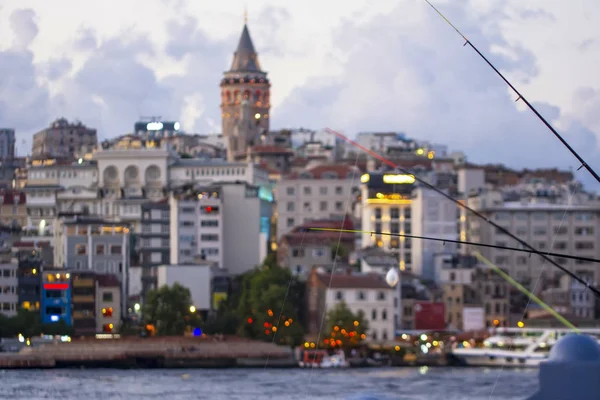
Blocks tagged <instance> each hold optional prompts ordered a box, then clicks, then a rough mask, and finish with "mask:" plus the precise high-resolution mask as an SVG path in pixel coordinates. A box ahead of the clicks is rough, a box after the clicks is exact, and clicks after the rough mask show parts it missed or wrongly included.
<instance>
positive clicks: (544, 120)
mask: <svg viewBox="0 0 600 400" xmlns="http://www.w3.org/2000/svg"><path fill="white" fill-rule="evenodd" d="M424 1H425V2H426V3H427V4H429V5H430V6H431V8H433V9H434V10H435V12H437V13H438V14H439V16H440V17H442V18H443V19H444V21H446V22H447V23H448V25H450V26H451V27H452V28H453V29H454V30H455V31H456V32H457V33H458V34H459V35H460V36H461V37H462V38H463V39H464V40H465V44H464V45H463V46H466V45H469V46H470V47H471V48H472V49H473V50H475V52H476V53H477V54H478V55H479V56H480V57H481V58H482V59H483V61H485V62H486V63H487V65H489V66H490V68H492V69H493V70H494V72H495V73H496V74H498V76H499V77H500V78H502V80H503V81H504V82H505V83H506V84H507V85H508V86H509V87H510V88H511V89H512V90H513V91H514V92H515V94H516V95H517V96H518V97H517V100H516V101H519V100H523V102H524V103H525V104H526V105H527V107H529V109H530V110H531V111H533V113H534V114H535V115H536V117H538V118H539V119H540V121H542V122H543V123H544V125H546V127H547V128H548V129H550V131H551V132H552V133H553V134H554V136H556V138H557V139H558V140H560V142H561V143H562V144H563V145H564V146H565V147H566V148H567V150H569V151H570V152H571V154H573V156H575V158H576V159H577V161H579V163H580V164H581V165H580V166H579V168H577V170H578V171H579V170H580V169H581V168H585V169H587V170H588V172H589V173H590V174H591V175H592V176H593V177H594V178H595V179H596V181H598V183H600V176H598V174H597V173H596V171H594V169H593V168H592V167H590V165H589V164H588V163H586V162H585V161H584V159H583V158H582V157H581V156H580V155H579V153H577V151H575V150H574V149H573V148H572V147H571V146H570V145H569V143H567V141H566V140H565V139H564V138H563V137H562V136H561V135H560V133H558V132H557V131H556V129H554V128H553V127H552V125H550V123H549V122H548V121H547V120H546V119H545V118H544V117H543V116H542V115H541V114H540V113H539V112H538V110H536V109H535V107H534V106H532V105H531V103H530V102H529V101H527V99H526V98H525V97H524V96H523V95H522V94H521V93H520V92H519V91H518V90H517V88H515V87H514V86H513V85H512V84H511V83H510V82H509V81H508V79H506V78H505V77H504V75H502V73H501V72H500V71H499V70H498V69H497V68H496V67H495V66H494V65H493V64H492V63H491V62H490V61H489V60H488V59H487V58H486V57H485V56H484V55H483V54H482V53H481V52H480V51H479V49H477V47H475V45H473V43H471V41H470V40H469V39H467V38H466V37H465V35H463V34H462V32H461V31H459V30H458V28H457V27H456V26H454V25H453V24H452V23H451V22H450V21H449V20H448V18H446V17H445V16H444V14H442V13H441V12H440V10H438V9H437V8H436V7H435V6H434V5H433V4H431V3H430V2H429V0H424ZM599 294H600V293H599Z"/></svg>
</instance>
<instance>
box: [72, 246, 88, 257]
mask: <svg viewBox="0 0 600 400" xmlns="http://www.w3.org/2000/svg"><path fill="white" fill-rule="evenodd" d="M75 253H76V254H77V255H78V256H85V255H86V254H87V246H86V245H85V244H77V245H75Z"/></svg>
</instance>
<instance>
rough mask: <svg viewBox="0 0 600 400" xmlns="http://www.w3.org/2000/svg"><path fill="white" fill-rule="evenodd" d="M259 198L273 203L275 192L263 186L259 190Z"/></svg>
mask: <svg viewBox="0 0 600 400" xmlns="http://www.w3.org/2000/svg"><path fill="white" fill-rule="evenodd" d="M258 198H259V199H261V200H265V201H268V202H273V192H272V191H271V189H269V188H268V187H265V186H261V187H259V188H258Z"/></svg>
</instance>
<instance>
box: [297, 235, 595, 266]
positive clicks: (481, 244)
mask: <svg viewBox="0 0 600 400" xmlns="http://www.w3.org/2000/svg"><path fill="white" fill-rule="evenodd" d="M307 229H308V230H311V231H321V232H341V233H368V234H370V235H371V236H372V235H382V236H392V237H404V238H410V239H421V240H431V241H434V242H442V243H444V244H445V243H456V244H466V245H469V246H477V247H487V248H491V249H500V250H510V251H517V252H521V253H529V255H531V254H536V251H534V250H527V249H523V248H520V247H510V246H500V245H496V244H489V243H476V242H469V241H467V240H455V239H443V238H436V237H431V236H417V235H407V234H404V233H391V232H377V231H362V230H360V229H336V228H307ZM544 254H545V255H547V256H549V257H561V258H568V259H571V260H580V261H587V262H592V263H600V259H597V258H590V257H580V256H572V255H570V254H563V253H544Z"/></svg>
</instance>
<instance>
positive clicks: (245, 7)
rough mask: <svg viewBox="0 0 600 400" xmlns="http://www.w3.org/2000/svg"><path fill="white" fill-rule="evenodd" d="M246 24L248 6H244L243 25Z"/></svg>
mask: <svg viewBox="0 0 600 400" xmlns="http://www.w3.org/2000/svg"><path fill="white" fill-rule="evenodd" d="M247 24H248V6H244V25H247Z"/></svg>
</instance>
